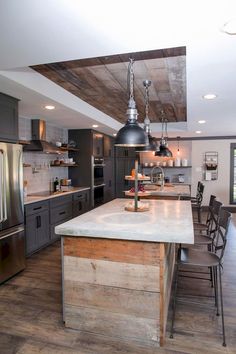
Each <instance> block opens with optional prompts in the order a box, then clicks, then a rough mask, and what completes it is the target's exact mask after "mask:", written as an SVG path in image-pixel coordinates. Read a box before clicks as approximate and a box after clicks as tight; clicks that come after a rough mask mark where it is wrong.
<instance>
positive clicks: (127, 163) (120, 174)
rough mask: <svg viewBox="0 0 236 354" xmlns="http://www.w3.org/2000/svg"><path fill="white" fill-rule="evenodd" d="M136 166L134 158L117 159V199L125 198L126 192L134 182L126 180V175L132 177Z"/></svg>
mask: <svg viewBox="0 0 236 354" xmlns="http://www.w3.org/2000/svg"><path fill="white" fill-rule="evenodd" d="M134 165H135V159H134V158H116V169H115V170H116V177H115V183H116V197H117V198H123V197H124V191H126V190H129V189H130V188H131V187H132V186H133V185H134V182H132V181H127V180H125V176H126V175H130V174H131V171H132V169H133V168H134Z"/></svg>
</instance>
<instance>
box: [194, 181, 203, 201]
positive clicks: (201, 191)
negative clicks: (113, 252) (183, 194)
mask: <svg viewBox="0 0 236 354" xmlns="http://www.w3.org/2000/svg"><path fill="white" fill-rule="evenodd" d="M204 188H205V186H204V184H202V183H201V182H200V185H199V189H198V191H197V195H196V199H197V204H198V205H199V206H201V204H202V199H203V192H204Z"/></svg>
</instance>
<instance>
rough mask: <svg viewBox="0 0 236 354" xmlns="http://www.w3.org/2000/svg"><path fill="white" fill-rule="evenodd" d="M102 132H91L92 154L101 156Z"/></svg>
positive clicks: (102, 152)
mask: <svg viewBox="0 0 236 354" xmlns="http://www.w3.org/2000/svg"><path fill="white" fill-rule="evenodd" d="M103 154H104V151H103V134H101V133H95V132H94V133H93V156H94V157H103Z"/></svg>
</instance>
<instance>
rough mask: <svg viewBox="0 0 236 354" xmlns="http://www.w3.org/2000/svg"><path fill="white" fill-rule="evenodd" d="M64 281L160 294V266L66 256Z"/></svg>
mask: <svg viewBox="0 0 236 354" xmlns="http://www.w3.org/2000/svg"><path fill="white" fill-rule="evenodd" d="M64 279H65V280H72V281H79V282H82V283H83V282H84V283H90V284H98V285H105V286H112V287H119V288H126V289H136V290H146V291H157V292H158V291H159V266H152V265H142V264H130V263H120V262H109V261H103V260H91V259H88V258H76V257H71V256H64Z"/></svg>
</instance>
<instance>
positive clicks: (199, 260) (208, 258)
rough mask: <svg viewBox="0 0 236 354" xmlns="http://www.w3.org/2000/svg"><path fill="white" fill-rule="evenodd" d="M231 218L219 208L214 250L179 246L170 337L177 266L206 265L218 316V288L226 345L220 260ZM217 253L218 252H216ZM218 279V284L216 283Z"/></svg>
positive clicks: (173, 318)
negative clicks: (211, 275) (211, 281)
mask: <svg viewBox="0 0 236 354" xmlns="http://www.w3.org/2000/svg"><path fill="white" fill-rule="evenodd" d="M230 220H231V213H229V212H228V211H227V210H225V209H221V210H220V215H219V221H218V226H217V231H216V233H215V238H214V240H215V242H216V243H215V245H214V252H208V251H197V250H194V249H191V248H181V247H180V248H179V250H178V256H177V265H176V274H175V288H174V299H173V314H172V323H171V331H170V338H173V333H174V321H175V312H176V302H177V287H178V276H179V267H180V265H184V266H185V267H191V268H192V267H193V268H194V267H196V268H199V267H203V268H204V267H207V268H209V267H210V268H212V269H213V276H214V288H215V292H214V295H215V305H216V309H217V311H216V315H218V316H219V302H218V296H219V294H218V287H219V290H220V306H221V318H222V330H223V343H222V345H223V346H226V338H225V324H224V308H223V292H222V279H221V270H222V261H223V256H224V251H225V246H226V241H227V234H228V228H229V224H230ZM217 253H219V254H217ZM192 272H193V273H194V271H192ZM218 279H219V285H218Z"/></svg>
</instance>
